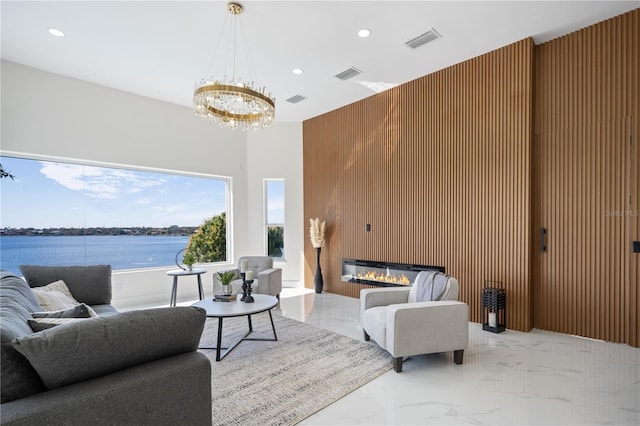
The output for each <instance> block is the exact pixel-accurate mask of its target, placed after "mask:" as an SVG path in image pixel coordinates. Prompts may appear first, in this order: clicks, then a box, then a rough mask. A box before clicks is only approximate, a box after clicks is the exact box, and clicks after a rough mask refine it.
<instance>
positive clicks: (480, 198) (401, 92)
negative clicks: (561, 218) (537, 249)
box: [303, 40, 533, 330]
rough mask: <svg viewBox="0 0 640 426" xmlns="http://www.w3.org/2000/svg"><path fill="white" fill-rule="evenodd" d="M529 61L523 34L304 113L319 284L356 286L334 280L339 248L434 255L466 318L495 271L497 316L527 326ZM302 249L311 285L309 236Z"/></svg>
mask: <svg viewBox="0 0 640 426" xmlns="http://www.w3.org/2000/svg"><path fill="white" fill-rule="evenodd" d="M532 61H533V44H532V41H531V40H523V41H521V42H518V43H515V44H512V45H510V46H506V47H504V48H502V49H499V50H497V51H494V52H490V53H488V54H485V55H483V56H480V57H478V58H474V59H472V60H469V61H467V62H464V63H461V64H458V65H455V66H453V67H450V68H447V69H445V70H442V71H440V72H437V73H434V74H431V75H428V76H425V77H422V78H420V79H417V80H414V81H412V82H409V83H407V84H404V85H401V86H398V87H396V88H394V89H391V90H388V91H386V92H383V93H381V94H378V95H375V96H372V97H370V98H367V99H365V100H363V101H360V102H357V103H354V104H351V105H348V106H346V107H343V108H340V109H338V110H336V111H333V112H330V113H327V114H324V115H322V116H319V117H316V118H313V119H311V120H307V121H305V122H304V124H303V139H304V150H303V151H304V211H305V216H306V217H307V218H309V217H316V216H317V217H320V218H321V219H324V220H326V221H327V225H328V243H327V246H326V247H325V249H324V250H323V255H322V262H323V263H322V267H323V272H324V278H325V289H326V291H329V292H332V293H338V294H343V295H347V296H352V297H359V291H360V289H361V288H363V287H362V286H360V285H355V284H352V283H343V282H341V280H340V275H341V260H342V258H345V257H348V258H359V259H367V260H382V261H391V262H403V263H420V264H436V265H443V266H445V267H446V268H447V272H448V273H449V274H451V275H453V276H455V277H456V278H458V280H459V281H460V288H461V292H460V299H461V300H463V301H465V302H466V303H468V304H469V307H470V319H471V320H472V321H479V320H480V295H481V289H482V287H483V285H484V282H485V281H486V280H492V281H501V282H502V283H503V285H504V287H505V288H506V289H507V295H508V303H509V309H508V318H507V324H508V327H509V328H512V329H518V330H529V329H530V328H531V311H530V270H529V269H530V250H529V248H530V245H531V240H530V232H529V230H530V228H531V222H530V214H531V212H530V210H531V206H530V191H531V189H530V188H531V187H530V180H531V169H530V163H531V134H532V110H531V109H532V103H533V101H532V84H533V80H532V73H533V69H532V66H533V62H532ZM367 223H370V224H371V232H365V225H366V224H367ZM305 259H306V269H305V281H306V283H307V286H308V287H311V286H312V282H313V279H312V273H313V269H314V262H315V256H314V252H313V249H312V247H311V246H310V245H309V244H307V245H306V246H305Z"/></svg>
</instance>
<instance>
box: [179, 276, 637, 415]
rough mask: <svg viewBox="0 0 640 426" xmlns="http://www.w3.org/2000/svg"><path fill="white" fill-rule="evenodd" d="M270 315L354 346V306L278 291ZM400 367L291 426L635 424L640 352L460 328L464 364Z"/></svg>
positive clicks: (416, 360)
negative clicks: (465, 340)
mask: <svg viewBox="0 0 640 426" xmlns="http://www.w3.org/2000/svg"><path fill="white" fill-rule="evenodd" d="M191 303H192V302H189V303H181V304H182V305H190V304H191ZM276 309H277V310H279V311H280V313H281V314H282V315H283V316H286V317H289V318H293V319H296V320H298V321H304V322H306V323H309V324H313V325H315V326H318V327H322V328H325V329H328V330H332V331H334V332H336V333H340V334H343V335H345V336H348V337H351V338H354V339H357V340H360V341H364V340H363V334H362V328H361V327H360V321H359V300H358V299H354V298H351V297H345V296H339V295H335V294H331V293H322V294H315V293H314V292H313V291H312V290H307V289H294V288H285V289H283V292H282V294H281V299H280V305H279V307H278V308H276ZM370 343H371V344H375V342H370ZM402 368H403V372H402V373H396V372H395V371H393V370H390V371H389V372H387V373H385V374H383V375H382V376H380V377H379V378H377V379H375V380H373V381H371V382H369V383H367V384H365V385H364V386H362V387H360V388H359V389H356V390H355V391H354V392H352V393H350V394H349V395H347V396H345V397H344V398H342V399H340V400H338V401H336V402H334V403H333V404H331V405H329V406H328V407H326V408H324V409H323V410H320V411H319V412H317V413H315V414H314V415H312V416H310V417H308V418H307V419H305V420H304V421H302V422H301V423H300V425H635V426H637V425H639V424H640V349H637V348H632V347H630V346H628V345H623V344H615V343H607V342H601V341H597V340H592V339H585V338H580V337H575V336H569V335H565V334H559V333H552V332H546V331H541V330H535V329H534V330H532V331H531V332H529V333H522V332H518V331H513V330H506V331H505V332H503V333H500V334H494V333H490V332H486V331H483V330H482V327H481V325H480V324H478V323H469V347H468V348H467V350H465V354H464V364H462V365H456V364H455V363H454V362H453V356H452V354H430V355H420V356H414V357H411V358H409V359H405V362H404V364H403V367H402Z"/></svg>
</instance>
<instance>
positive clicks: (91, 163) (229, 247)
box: [0, 151, 234, 271]
mask: <svg viewBox="0 0 640 426" xmlns="http://www.w3.org/2000/svg"><path fill="white" fill-rule="evenodd" d="M0 157H5V158H14V159H18V160H28V161H36V162H41V161H44V162H50V163H62V164H70V165H75V166H85V167H99V168H105V169H112V170H124V171H131V172H142V173H157V174H165V175H172V176H182V177H192V178H200V179H214V180H219V181H222V182H224V187H225V195H224V196H225V203H224V206H225V207H224V209H225V210H224V212H225V213H226V248H225V249H226V260H224V261H220V262H207V263H202V265H220V264H232V263H233V260H234V256H233V214H232V211H233V209H232V207H233V198H232V195H233V192H232V187H233V178H232V177H231V176H223V175H216V174H209V173H200V172H187V171H179V170H173V169H166V168H161V167H148V166H136V165H129V164H120V163H111V162H102V161H95V160H83V159H77V158H68V157H58V156H50V155H37V154H23V153H15V152H6V151H4V152H0ZM220 213H222V212H220ZM212 216H213V215H212ZM203 220H204V218H203ZM200 225H202V222H201V223H199V224H198V225H195V226H196V227H199V226H200ZM86 227H87V226H86V224H84V223H83V225H82V228H86ZM63 228H64V227H63ZM168 267H175V265H174V264H169V265H157V266H148V267H140V268H134V267H129V268H123V269H118V271H141V270H154V269H160V270H162V269H166V268H168Z"/></svg>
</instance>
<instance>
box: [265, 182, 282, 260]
mask: <svg viewBox="0 0 640 426" xmlns="http://www.w3.org/2000/svg"><path fill="white" fill-rule="evenodd" d="M270 182H282V197H283V201H284V204H285V205H286V198H285V193H286V190H285V188H286V185H285V179H284V178H264V179H263V184H262V194H263V203H262V204H263V220H262V222H263V223H262V226H263V232H264V234H263V235H264V237H263V240H264V247H263V250H264V254H265V256H269V227H272V226H279V227H282V256H281V257H273V256H270V257H271V258H272V259H273V260H274V261H276V262H286V257H287V254H286V253H287V250H286V245H285V237H284V236H285V222H286V208H285V205H283V208H282V223H279V222H274V223H270V222H269V190H268V185H269V183H270Z"/></svg>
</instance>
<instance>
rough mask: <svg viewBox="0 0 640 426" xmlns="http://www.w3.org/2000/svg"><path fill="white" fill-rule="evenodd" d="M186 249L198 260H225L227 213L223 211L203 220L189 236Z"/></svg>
mask: <svg viewBox="0 0 640 426" xmlns="http://www.w3.org/2000/svg"><path fill="white" fill-rule="evenodd" d="M187 251H188V252H191V253H193V254H194V255H195V256H196V259H198V262H222V261H225V260H227V215H226V213H225V212H222V213H220V214H219V215H217V216H213V217H212V218H211V219H207V220H205V221H204V223H203V224H202V225H200V227H199V228H198V229H197V230H196V232H195V233H194V234H193V235H192V236H191V238H189V244H188V245H187Z"/></svg>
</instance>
